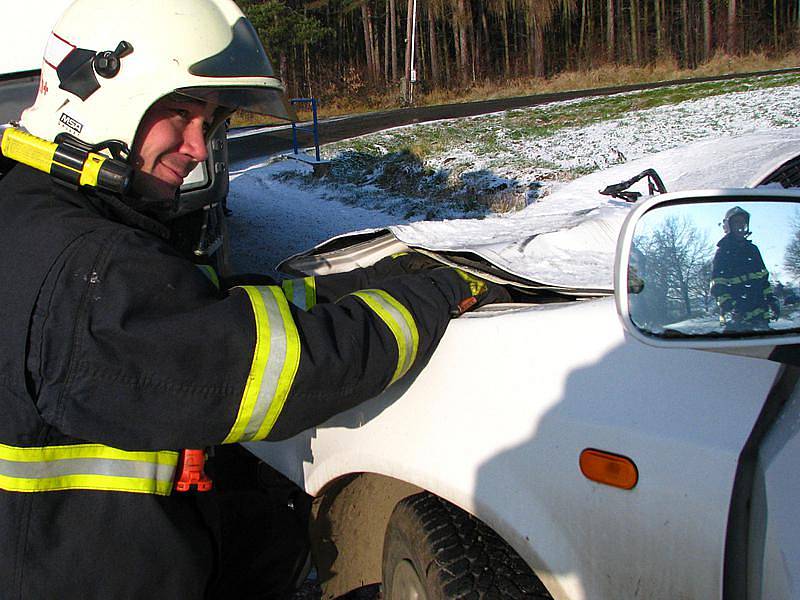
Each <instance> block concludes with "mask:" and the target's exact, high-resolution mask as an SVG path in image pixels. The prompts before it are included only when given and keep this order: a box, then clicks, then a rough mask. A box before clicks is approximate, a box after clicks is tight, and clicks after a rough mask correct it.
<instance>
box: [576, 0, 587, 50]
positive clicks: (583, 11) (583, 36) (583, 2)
mask: <svg viewBox="0 0 800 600" xmlns="http://www.w3.org/2000/svg"><path fill="white" fill-rule="evenodd" d="M587 1H588V0H581V25H580V36H579V37H578V55H579V60H583V55H584V51H585V46H584V45H585V44H586V2H587Z"/></svg>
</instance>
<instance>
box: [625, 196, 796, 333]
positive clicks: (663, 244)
mask: <svg viewBox="0 0 800 600" xmlns="http://www.w3.org/2000/svg"><path fill="white" fill-rule="evenodd" d="M799 284H800V209H798V205H797V204H795V203H792V202H777V201H774V202H773V201H768V202H765V201H758V202H757V201H753V200H748V199H747V198H746V197H742V198H736V202H694V203H689V204H665V205H661V206H657V207H655V208H653V209H652V210H651V211H649V212H647V213H645V214H644V215H643V216H642V217H641V219H640V220H639V222H638V223H637V224H636V230H635V232H634V237H633V242H632V246H631V253H630V262H629V265H628V300H629V307H630V316H631V320H632V321H633V323H634V325H636V327H637V328H638V329H639V330H640V331H642V332H643V333H647V334H650V335H656V336H660V337H697V336H705V337H731V336H742V335H765V334H769V333H772V334H774V333H788V332H791V333H794V334H796V333H798V329H800V287H799Z"/></svg>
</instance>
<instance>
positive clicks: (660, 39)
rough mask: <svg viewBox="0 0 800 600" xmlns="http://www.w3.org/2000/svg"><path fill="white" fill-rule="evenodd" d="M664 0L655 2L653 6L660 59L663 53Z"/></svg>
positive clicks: (657, 51) (657, 50)
mask: <svg viewBox="0 0 800 600" xmlns="http://www.w3.org/2000/svg"><path fill="white" fill-rule="evenodd" d="M662 2H663V0H655V1H654V3H653V4H654V6H653V17H654V19H655V22H656V56H657V57H660V56H661V53H662V51H663V43H664V42H663V40H664V37H663V34H662V32H661V3H662Z"/></svg>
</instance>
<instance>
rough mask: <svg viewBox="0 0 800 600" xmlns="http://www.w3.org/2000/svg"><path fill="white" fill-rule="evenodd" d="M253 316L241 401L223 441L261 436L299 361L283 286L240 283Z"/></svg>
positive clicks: (275, 414) (276, 411)
mask: <svg viewBox="0 0 800 600" xmlns="http://www.w3.org/2000/svg"><path fill="white" fill-rule="evenodd" d="M241 289H243V290H244V291H245V292H246V293H247V295H248V296H249V298H250V302H251V305H252V308H253V315H254V317H255V325H256V345H255V349H254V352H253V363H252V366H251V367H250V374H249V375H248V377H247V384H246V386H245V390H244V394H243V396H242V402H241V404H240V406H239V411H238V414H237V416H236V422H235V423H234V425H233V427H232V428H231V431H230V432H229V433H228V435H227V437H226V438H225V440H224V441H223V443H232V442H239V441H253V440H258V439H263V438H265V437H266V436H267V435H268V434H269V432H270V430H271V429H272V426H273V425H274V423H275V421H276V420H277V418H278V416H279V415H280V413H281V411H282V410H283V405H284V403H285V402H286V397H287V396H288V395H289V390H290V389H291V386H292V383H293V382H294V376H295V374H296V373H297V367H298V365H299V362H300V337H299V334H298V332H297V327H296V325H295V324H294V321H293V319H292V314H291V312H290V311H289V304H288V302H287V300H286V296H284V293H283V290H281V288H279V287H277V286H266V287H260V286H244V287H242V288H241Z"/></svg>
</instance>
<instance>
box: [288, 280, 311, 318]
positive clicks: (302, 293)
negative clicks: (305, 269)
mask: <svg viewBox="0 0 800 600" xmlns="http://www.w3.org/2000/svg"><path fill="white" fill-rule="evenodd" d="M281 289H282V290H283V293H284V294H285V295H286V298H288V299H289V302H291V303H292V304H294V305H295V306H296V307H297V308H299V309H300V310H308V309H310V308H312V307H314V306H315V305H316V304H317V283H316V280H315V279H314V278H313V277H304V278H303V279H285V280H284V281H283V282H281Z"/></svg>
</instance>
